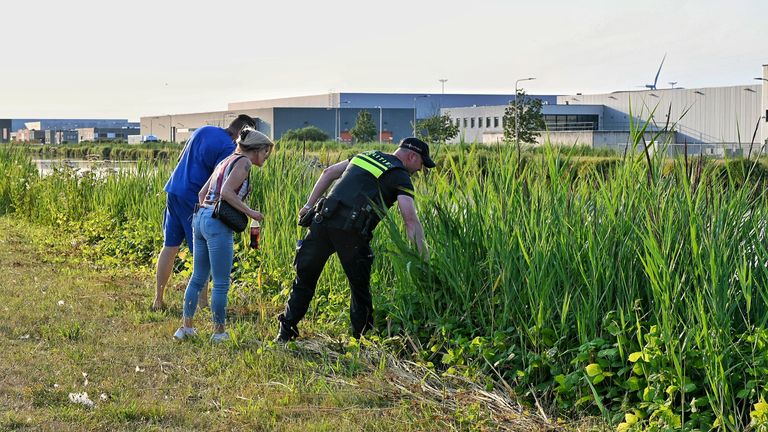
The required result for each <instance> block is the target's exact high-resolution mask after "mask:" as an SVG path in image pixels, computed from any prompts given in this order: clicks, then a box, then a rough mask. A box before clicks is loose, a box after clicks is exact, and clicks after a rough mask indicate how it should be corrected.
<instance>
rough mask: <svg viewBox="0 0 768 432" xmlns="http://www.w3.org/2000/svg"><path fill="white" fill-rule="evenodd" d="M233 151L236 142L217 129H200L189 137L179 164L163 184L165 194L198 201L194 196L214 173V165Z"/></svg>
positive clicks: (225, 132)
mask: <svg viewBox="0 0 768 432" xmlns="http://www.w3.org/2000/svg"><path fill="white" fill-rule="evenodd" d="M234 151H235V142H234V141H232V138H231V137H230V136H229V134H227V131H226V130H224V129H222V128H220V127H216V126H203V127H201V128H199V129H197V130H195V132H194V133H193V134H192V136H191V137H189V140H188V141H187V146H186V147H185V148H184V151H183V152H182V154H181V158H180V159H179V164H178V165H176V168H175V169H174V170H173V173H172V174H171V178H169V179H168V183H166V184H165V188H164V189H165V191H166V192H168V193H169V194H174V195H177V196H180V197H181V198H183V199H186V200H189V201H194V202H197V199H198V197H197V193H198V192H200V189H201V188H202V187H203V185H204V184H205V182H207V181H208V178H209V177H210V176H211V173H213V170H214V169H215V168H216V165H218V164H219V162H221V161H222V160H224V159H225V158H226V157H227V156H229V155H231V154H232V152H234Z"/></svg>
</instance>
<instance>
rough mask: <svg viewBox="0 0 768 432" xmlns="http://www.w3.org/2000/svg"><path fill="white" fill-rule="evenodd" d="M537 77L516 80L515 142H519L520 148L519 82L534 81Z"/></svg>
mask: <svg viewBox="0 0 768 432" xmlns="http://www.w3.org/2000/svg"><path fill="white" fill-rule="evenodd" d="M535 79H536V78H533V77H531V78H521V79H519V80H517V81H515V142H516V143H517V146H518V148H520V140H519V138H518V134H519V133H520V121H519V120H518V117H517V114H518V111H519V110H520V108H519V103H518V101H517V83H519V82H520V81H532V80H535Z"/></svg>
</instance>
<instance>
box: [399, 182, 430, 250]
mask: <svg viewBox="0 0 768 432" xmlns="http://www.w3.org/2000/svg"><path fill="white" fill-rule="evenodd" d="M397 207H398V208H399V209H400V215H401V216H402V217H403V222H405V232H406V233H407V234H408V238H409V239H410V240H411V241H412V242H414V243H416V248H417V249H418V250H419V254H421V256H422V257H423V258H425V259H427V260H428V259H429V250H428V249H427V243H426V242H425V241H424V228H422V226H421V221H419V216H418V215H417V214H416V206H415V203H414V201H413V198H412V197H410V196H408V195H398V197H397Z"/></svg>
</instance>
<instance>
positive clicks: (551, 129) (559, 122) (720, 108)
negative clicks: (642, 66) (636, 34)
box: [441, 65, 768, 155]
mask: <svg viewBox="0 0 768 432" xmlns="http://www.w3.org/2000/svg"><path fill="white" fill-rule="evenodd" d="M755 80H756V81H759V83H756V84H749V85H739V86H730V87H709V88H695V89H683V88H670V89H653V90H650V89H649V90H640V91H620V92H613V93H607V94H595V95H582V94H576V95H568V96H557V97H556V104H555V105H552V104H544V105H543V106H542V114H543V115H544V120H545V123H546V125H547V130H546V131H544V133H542V135H541V137H540V139H539V142H543V141H550V142H553V143H560V144H567V145H573V144H584V145H588V146H591V147H609V148H614V149H616V150H620V151H621V150H623V149H624V148H625V147H626V146H627V143H628V141H629V135H630V134H629V132H630V129H631V127H630V122H634V123H635V124H637V123H643V122H645V121H647V120H649V119H650V120H651V122H650V125H649V128H648V129H649V130H650V131H660V130H665V127H666V128H667V129H666V130H668V131H669V132H670V134H669V141H670V142H669V143H668V144H669V151H670V153H681V152H683V151H688V152H689V153H694V154H698V153H704V154H720V155H721V154H724V152H729V153H731V154H738V153H743V152H745V151H747V150H748V149H749V147H750V146H751V147H752V149H753V153H754V152H759V151H761V150H762V151H763V153H765V152H766V151H768V65H764V66H763V68H762V77H758V78H755ZM507 106H508V105H507V104H503V105H496V106H477V107H462V108H443V109H442V110H441V113H443V114H446V115H448V116H450V117H451V118H452V119H453V121H454V122H456V124H457V125H458V126H459V131H460V132H459V135H460V136H459V137H457V138H456V139H455V140H453V142H459V141H462V140H463V141H465V142H483V143H497V142H501V141H503V140H504V128H503V126H504V124H503V117H504V111H505V109H506V108H507ZM497 119H498V120H497ZM650 135H651V134H648V137H650Z"/></svg>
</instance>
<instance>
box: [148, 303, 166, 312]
mask: <svg viewBox="0 0 768 432" xmlns="http://www.w3.org/2000/svg"><path fill="white" fill-rule="evenodd" d="M165 308H166V307H165V303H164V302H163V301H162V300H155V302H154V303H152V307H150V308H149V309H150V310H151V311H153V312H158V311H161V310H165Z"/></svg>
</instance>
